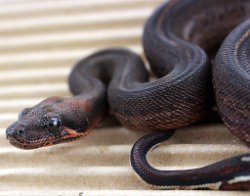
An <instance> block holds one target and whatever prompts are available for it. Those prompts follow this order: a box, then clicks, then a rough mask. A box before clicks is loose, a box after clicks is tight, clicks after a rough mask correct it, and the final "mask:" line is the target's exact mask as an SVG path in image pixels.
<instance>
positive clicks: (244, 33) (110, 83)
mask: <svg viewBox="0 0 250 196" xmlns="http://www.w3.org/2000/svg"><path fill="white" fill-rule="evenodd" d="M249 18H250V1H249V0H237V1H235V0H170V1H168V2H166V3H163V5H161V6H160V7H159V8H158V9H156V10H155V12H154V13H153V14H152V16H151V17H150V18H149V19H148V21H147V23H146V25H145V29H144V35H143V47H144V51H145V54H146V57H147V59H148V61H149V63H150V65H151V68H152V70H153V72H154V73H155V75H156V76H157V77H158V79H154V80H151V81H149V77H148V73H147V70H146V68H145V66H144V63H143V61H142V60H141V59H140V57H139V56H138V55H136V54H134V53H133V52H131V51H129V50H127V49H123V48H114V49H106V50H103V51H99V52H97V53H95V54H93V55H90V56H88V57H87V58H85V59H83V60H81V61H79V62H78V63H77V64H76V65H75V67H74V69H73V70H72V72H71V74H70V77H69V86H70V89H71V91H72V93H73V94H74V96H73V97H70V98H62V97H51V98H47V99H45V100H44V101H42V102H40V103H39V104H37V105H35V106H34V107H31V108H26V109H24V110H23V111H22V112H21V113H20V115H19V119H18V120H17V121H16V122H15V123H14V124H12V125H11V126H9V127H8V128H7V130H6V134H7V138H8V139H9V140H10V143H11V144H13V145H14V146H16V147H19V148H22V149H34V148H39V147H43V146H49V145H54V144H57V143H62V142H68V141H72V140H75V139H78V138H82V137H84V136H86V135H88V133H89V131H90V130H91V129H93V128H94V127H95V126H96V125H97V124H98V123H99V122H100V121H101V120H102V119H103V118H104V117H105V116H106V115H107V112H108V108H109V112H110V113H111V114H113V115H114V116H115V117H116V118H117V119H118V121H119V122H120V123H121V124H122V125H123V126H125V127H127V128H129V129H133V130H137V131H138V130H141V131H154V132H153V133H151V134H149V135H146V136H144V137H142V138H141V139H139V140H138V141H137V142H136V143H135V145H134V146H133V149H132V151H131V155H130V160H131V165H132V167H133V169H134V170H135V172H136V173H137V174H138V175H139V176H140V178H141V179H142V180H144V181H145V182H147V183H148V184H151V185H153V186H154V187H157V188H164V189H223V190H250V154H244V155H240V156H237V157H233V158H230V159H227V160H223V161H219V162H217V163H214V164H211V165H209V166H206V167H202V168H197V169H190V170H175V171H161V170H157V169H155V168H153V167H151V166H150V165H149V164H148V162H147V159H146V154H147V152H148V151H149V150H150V149H152V148H153V147H154V146H155V145H158V144H159V143H161V142H163V141H165V140H167V139H168V138H169V137H170V136H171V135H172V134H173V132H174V129H176V128H179V127H183V126H187V125H190V124H192V123H194V122H197V121H198V120H200V119H202V118H203V116H204V115H205V114H206V112H207V111H208V109H209V107H210V105H211V102H212V100H213V96H211V95H212V92H213V90H214V94H215V98H216V103H217V105H218V110H219V114H220V116H221V118H222V120H223V121H224V123H225V125H226V126H227V127H228V129H229V130H230V131H231V132H232V133H233V134H234V135H235V136H237V137H238V138H239V139H240V140H241V141H242V142H244V143H245V144H246V145H247V146H250V130H249V125H250V88H249V87H250V75H249V74H250V19H249ZM225 37H226V39H225ZM223 40H224V41H223ZM222 41H223V43H222ZM221 43H222V45H221ZM220 45H221V47H220V49H219V50H218V52H217V53H216V51H217V49H218V47H219V46H220ZM212 86H213V87H212Z"/></svg>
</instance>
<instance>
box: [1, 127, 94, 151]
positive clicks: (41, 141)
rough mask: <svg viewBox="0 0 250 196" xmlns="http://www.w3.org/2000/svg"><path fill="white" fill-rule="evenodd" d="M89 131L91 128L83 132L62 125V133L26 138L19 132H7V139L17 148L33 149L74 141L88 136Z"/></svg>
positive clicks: (8, 130)
mask: <svg viewBox="0 0 250 196" xmlns="http://www.w3.org/2000/svg"><path fill="white" fill-rule="evenodd" d="M10 130H11V128H8V129H7V131H6V132H10ZM40 133H41V130H40ZM89 133H90V129H87V130H85V131H84V132H82V133H78V132H77V130H73V129H70V128H67V127H61V129H60V133H57V134H55V135H54V134H45V135H46V136H45V137H41V138H26V137H25V136H24V137H22V136H20V135H18V134H13V135H10V133H7V139H8V140H9V142H10V144H11V145H13V146H15V147H17V148H20V149H25V150H31V149H35V148H41V147H46V146H52V145H55V144H59V143H66V142H70V141H74V140H77V139H80V138H83V137H86V136H87V135H88V134H89ZM43 135H44V134H43Z"/></svg>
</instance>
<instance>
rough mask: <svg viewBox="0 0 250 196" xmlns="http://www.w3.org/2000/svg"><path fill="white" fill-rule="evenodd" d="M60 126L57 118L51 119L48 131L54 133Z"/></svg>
mask: <svg viewBox="0 0 250 196" xmlns="http://www.w3.org/2000/svg"><path fill="white" fill-rule="evenodd" d="M60 126H61V121H60V120H59V119H58V118H55V117H52V118H51V119H50V120H49V123H48V129H49V130H50V131H56V130H57V129H58V128H59V127H60Z"/></svg>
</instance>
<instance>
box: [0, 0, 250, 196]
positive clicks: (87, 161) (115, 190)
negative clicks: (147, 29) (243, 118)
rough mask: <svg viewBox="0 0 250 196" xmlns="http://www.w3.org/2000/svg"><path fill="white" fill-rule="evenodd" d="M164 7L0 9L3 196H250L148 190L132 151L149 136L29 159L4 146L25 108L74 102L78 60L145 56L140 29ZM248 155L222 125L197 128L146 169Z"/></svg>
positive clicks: (116, 129)
mask: <svg viewBox="0 0 250 196" xmlns="http://www.w3.org/2000/svg"><path fill="white" fill-rule="evenodd" d="M160 2H161V1H160V0H156V1H155V0H92V1H81V0H73V1H66V0H60V1H56V0H45V1H34V0H20V1H17V0H9V1H6V0H2V1H0V24H1V25H0V54H1V55H0V89H1V90H0V190H1V191H0V195H111V194H114V195H155V194H157V195H163V194H164V195H165V194H168V195H227V196H228V195H236V194H237V195H248V194H247V193H246V192H245V193H244V192H216V191H167V192H166V191H153V190H150V187H149V186H147V185H146V184H144V183H143V182H142V181H141V180H140V179H138V178H137V177H136V175H135V174H134V172H133V171H132V169H131V167H130V165H129V153H130V150H131V147H132V145H133V144H134V142H135V141H136V140H137V139H138V138H140V137H141V136H142V135H144V134H145V133H143V132H132V131H130V130H127V129H125V128H123V127H121V126H119V125H117V126H109V127H107V126H103V127H101V128H97V129H95V130H93V132H92V134H91V135H90V136H89V137H88V138H86V139H83V140H79V141H76V142H71V143H67V144H61V145H57V146H54V147H48V148H42V149H37V150H32V151H24V150H19V149H16V148H14V147H13V146H11V145H10V144H9V143H8V141H7V140H6V138H5V128H6V126H7V125H9V124H11V123H12V122H13V121H15V120H16V118H17V114H18V112H19V111H20V110H21V109H22V108H24V107H29V106H32V105H34V104H36V103H38V102H39V101H41V100H43V99H44V98H46V97H49V96H53V95H58V96H70V93H69V91H68V87H67V76H68V74H69V71H70V69H71V67H72V66H73V65H74V63H75V62H77V61H78V60H79V59H80V58H83V57H85V56H86V55H88V54H90V53H92V52H93V51H96V50H97V49H101V48H105V47H111V46H123V47H129V48H131V49H132V50H134V51H136V52H138V53H139V54H142V48H141V44H140V39H141V35H142V27H143V23H144V21H145V19H146V18H147V17H148V16H149V14H150V13H151V11H152V10H153V9H154V8H155V7H156V6H157V5H158V4H159V3H160ZM111 121H112V120H111ZM245 152H249V149H247V147H245V146H244V145H243V144H242V143H241V142H239V140H238V139H237V138H235V137H234V136H233V135H232V134H231V133H230V132H229V131H228V130H227V129H226V128H225V126H224V125H222V124H213V125H212V124H210V125H194V126H191V127H187V128H183V129H180V130H178V131H176V133H175V134H174V136H173V137H172V138H171V139H170V140H169V141H168V142H167V143H166V145H163V146H160V147H159V148H157V149H155V150H154V151H153V152H152V153H150V154H149V161H150V163H151V164H152V165H153V166H155V167H157V168H161V169H185V168H193V167H198V166H203V165H206V164H208V163H212V162H214V161H217V160H221V159H224V158H227V157H231V156H233V155H237V154H241V153H245ZM87 190H89V191H87ZM122 190H126V191H122Z"/></svg>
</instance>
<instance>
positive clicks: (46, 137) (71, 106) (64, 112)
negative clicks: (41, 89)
mask: <svg viewBox="0 0 250 196" xmlns="http://www.w3.org/2000/svg"><path fill="white" fill-rule="evenodd" d="M89 131H90V129H89V121H88V118H87V114H86V104H85V105H83V103H82V102H78V101H77V100H74V101H72V100H70V99H67V98H60V97H51V98H47V99H45V100H44V101H42V102H40V103H39V104H37V105H35V106H34V107H32V108H26V109H24V110H23V111H22V112H20V114H19V117H18V120H17V121H16V122H15V123H13V124H12V125H10V126H9V127H8V128H7V129H6V136H7V139H9V141H10V143H11V144H12V145H14V146H16V147H18V148H21V149H34V148H40V147H44V146H51V145H54V144H58V143H64V142H69V141H72V140H75V139H78V138H81V137H84V136H86V135H87V134H88V133H89Z"/></svg>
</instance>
